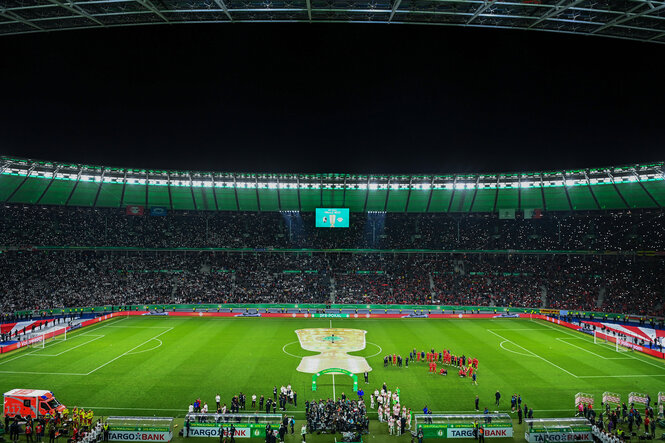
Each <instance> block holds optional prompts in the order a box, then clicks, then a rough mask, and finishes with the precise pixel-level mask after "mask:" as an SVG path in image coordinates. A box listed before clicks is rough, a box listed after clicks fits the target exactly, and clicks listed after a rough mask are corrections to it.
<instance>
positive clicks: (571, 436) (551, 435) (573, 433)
mask: <svg viewBox="0 0 665 443" xmlns="http://www.w3.org/2000/svg"><path fill="white" fill-rule="evenodd" d="M524 438H525V439H526V441H528V442H530V443H541V442H545V441H548V442H573V441H593V437H592V434H591V427H590V426H575V427H573V428H571V429H570V431H564V430H562V431H556V430H552V429H549V430H544V429H532V430H531V432H525V433H524Z"/></svg>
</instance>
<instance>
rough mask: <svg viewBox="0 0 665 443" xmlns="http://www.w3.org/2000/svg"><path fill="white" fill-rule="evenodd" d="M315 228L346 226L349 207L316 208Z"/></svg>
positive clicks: (347, 224)
mask: <svg viewBox="0 0 665 443" xmlns="http://www.w3.org/2000/svg"><path fill="white" fill-rule="evenodd" d="M316 227H317V228H348V227H349V208H316Z"/></svg>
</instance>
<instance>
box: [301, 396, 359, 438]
mask: <svg viewBox="0 0 665 443" xmlns="http://www.w3.org/2000/svg"><path fill="white" fill-rule="evenodd" d="M305 414H306V417H307V429H308V431H309V432H310V433H314V432H316V433H319V434H320V433H354V434H363V433H367V432H368V430H369V418H368V417H367V408H366V407H365V403H364V402H363V400H362V399H360V400H351V399H348V398H346V396H345V394H342V397H341V398H338V399H337V400H333V399H330V398H329V399H327V400H323V399H321V400H319V401H318V402H317V401H312V402H306V403H305ZM353 441H357V440H353Z"/></svg>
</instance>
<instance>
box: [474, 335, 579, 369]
mask: <svg viewBox="0 0 665 443" xmlns="http://www.w3.org/2000/svg"><path fill="white" fill-rule="evenodd" d="M487 332H489V333H491V334H494V335H496V336H497V337H499V338H502V339H503V340H506V341H509V342H511V343H512V344H514V345H515V346H517V347H518V348H522V349H524V350H525V351H526V352H529V353H530V354H533V356H534V357H538V358H539V359H541V360H542V361H544V362H546V363H549V364H551V365H552V366H554V367H555V368H559V369H560V370H562V371H563V372H565V373H566V374H568V375H571V376H573V377H575V378H577V375H575V374H573V373H572V372H570V371H568V370H566V369H563V368H562V367H561V366H559V365H557V364H555V363H552V362H551V361H549V360H547V359H546V358H544V357H541V356H540V355H538V354H536V353H535V352H533V351H529V350H528V349H526V348H525V347H524V346H520V345H518V344H517V343H515V342H513V341H510V340H508V339H507V338H506V337H503V336H501V335H499V334H497V333H496V332H493V331H491V330H490V329H488V330H487Z"/></svg>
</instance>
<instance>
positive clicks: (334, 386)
mask: <svg viewBox="0 0 665 443" xmlns="http://www.w3.org/2000/svg"><path fill="white" fill-rule="evenodd" d="M332 376H333V398H335V399H336V398H337V397H336V396H335V373H334V372H333V374H332Z"/></svg>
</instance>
